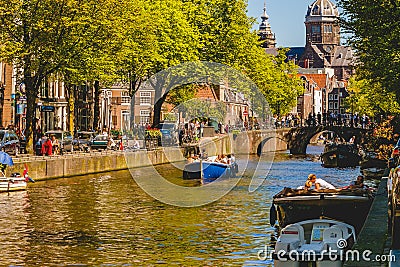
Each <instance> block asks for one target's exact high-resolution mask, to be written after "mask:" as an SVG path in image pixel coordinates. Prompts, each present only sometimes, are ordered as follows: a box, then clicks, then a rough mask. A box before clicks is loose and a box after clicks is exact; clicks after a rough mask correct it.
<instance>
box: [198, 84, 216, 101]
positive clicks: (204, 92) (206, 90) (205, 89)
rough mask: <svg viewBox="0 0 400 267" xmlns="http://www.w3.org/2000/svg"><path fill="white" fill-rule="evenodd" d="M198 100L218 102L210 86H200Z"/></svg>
mask: <svg viewBox="0 0 400 267" xmlns="http://www.w3.org/2000/svg"><path fill="white" fill-rule="evenodd" d="M196 98H202V99H214V100H217V96H216V95H215V92H214V90H213V89H212V88H211V87H210V86H198V87H197V92H196Z"/></svg>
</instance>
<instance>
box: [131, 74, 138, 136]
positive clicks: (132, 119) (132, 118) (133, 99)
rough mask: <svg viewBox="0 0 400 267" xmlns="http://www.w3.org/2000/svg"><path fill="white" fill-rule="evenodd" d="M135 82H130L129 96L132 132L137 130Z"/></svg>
mask: <svg viewBox="0 0 400 267" xmlns="http://www.w3.org/2000/svg"><path fill="white" fill-rule="evenodd" d="M135 84H136V83H135V82H134V81H130V82H129V96H130V97H131V107H130V114H129V116H130V125H129V127H130V130H133V129H134V128H135V94H136V91H137V89H136V88H135Z"/></svg>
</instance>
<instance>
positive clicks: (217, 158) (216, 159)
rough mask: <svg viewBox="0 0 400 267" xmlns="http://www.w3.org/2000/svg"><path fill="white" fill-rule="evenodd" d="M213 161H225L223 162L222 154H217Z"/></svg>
mask: <svg viewBox="0 0 400 267" xmlns="http://www.w3.org/2000/svg"><path fill="white" fill-rule="evenodd" d="M214 162H219V163H226V162H224V155H223V154H218V156H217V157H216V158H215V160H214Z"/></svg>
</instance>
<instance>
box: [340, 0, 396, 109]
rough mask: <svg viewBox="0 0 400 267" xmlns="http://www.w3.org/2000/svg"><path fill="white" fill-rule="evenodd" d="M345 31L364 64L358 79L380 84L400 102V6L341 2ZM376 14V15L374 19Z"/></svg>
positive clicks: (385, 0)
mask: <svg viewBox="0 0 400 267" xmlns="http://www.w3.org/2000/svg"><path fill="white" fill-rule="evenodd" d="M339 4H340V6H341V7H342V8H343V14H342V18H341V24H342V28H343V29H344V30H345V32H346V33H348V36H349V43H350V45H352V46H353V47H354V48H355V50H356V52H357V56H358V57H359V60H360V62H361V64H359V65H358V69H359V70H360V71H359V72H360V73H359V76H362V77H363V78H365V79H366V80H368V83H375V82H377V84H378V85H377V86H382V87H383V88H385V90H386V91H387V92H393V93H395V95H396V99H397V102H399V101H400V90H399V89H398V85H399V83H400V50H399V45H398V44H399V43H400V35H399V32H400V24H399V23H398V19H394V18H399V17H400V2H399V1H397V0H376V1H366V0H340V1H339ZM372 14H373V15H372Z"/></svg>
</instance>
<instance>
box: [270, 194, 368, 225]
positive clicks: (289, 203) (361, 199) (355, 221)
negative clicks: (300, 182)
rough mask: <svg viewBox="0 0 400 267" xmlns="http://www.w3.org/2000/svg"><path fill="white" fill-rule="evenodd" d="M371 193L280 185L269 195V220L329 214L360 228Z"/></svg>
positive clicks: (290, 220)
mask: <svg viewBox="0 0 400 267" xmlns="http://www.w3.org/2000/svg"><path fill="white" fill-rule="evenodd" d="M372 201H373V194H372V192H371V191H370V190H368V189H361V188H358V189H324V190H318V191H316V190H303V189H291V188H284V189H283V190H282V191H281V192H279V193H278V194H276V195H275V196H274V198H273V203H272V207H271V213H270V216H271V217H270V221H271V224H274V223H275V221H276V220H278V223H279V225H280V226H281V227H284V226H286V225H288V224H291V223H296V222H299V221H303V220H308V219H316V218H333V219H335V220H339V221H343V222H345V223H350V224H351V225H353V226H354V227H355V228H356V229H357V230H360V229H361V227H362V225H363V224H364V221H365V218H366V216H367V215H368V212H369V209H370V207H371V204H372Z"/></svg>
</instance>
